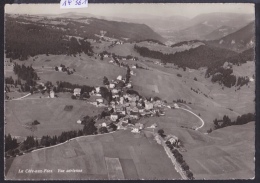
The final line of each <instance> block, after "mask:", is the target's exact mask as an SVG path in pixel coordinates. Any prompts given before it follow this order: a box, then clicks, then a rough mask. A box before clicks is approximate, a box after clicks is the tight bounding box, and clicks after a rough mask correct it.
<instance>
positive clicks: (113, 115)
mask: <svg viewBox="0 0 260 183" xmlns="http://www.w3.org/2000/svg"><path fill="white" fill-rule="evenodd" d="M110 119H111V121H116V120H117V119H118V115H117V114H111V115H110Z"/></svg>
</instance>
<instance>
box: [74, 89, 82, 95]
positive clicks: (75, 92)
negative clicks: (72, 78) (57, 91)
mask: <svg viewBox="0 0 260 183" xmlns="http://www.w3.org/2000/svg"><path fill="white" fill-rule="evenodd" d="M80 92H81V88H75V89H74V93H73V95H74V96H79V95H80Z"/></svg>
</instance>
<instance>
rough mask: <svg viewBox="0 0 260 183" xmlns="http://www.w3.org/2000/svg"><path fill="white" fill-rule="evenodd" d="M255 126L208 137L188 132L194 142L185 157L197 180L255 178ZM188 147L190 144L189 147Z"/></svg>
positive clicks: (224, 130)
mask: <svg viewBox="0 0 260 183" xmlns="http://www.w3.org/2000/svg"><path fill="white" fill-rule="evenodd" d="M254 132H255V123H254V122H251V123H248V124H245V125H239V126H231V127H226V128H223V129H219V130H216V131H213V132H212V133H210V134H209V135H208V136H204V135H202V134H199V133H197V132H191V131H189V132H188V133H189V134H190V136H191V137H192V139H193V140H194V141H190V142H189V143H190V145H192V147H190V148H188V147H187V152H186V153H184V157H185V159H186V160H187V163H188V164H189V165H190V168H191V170H192V171H193V172H194V174H195V179H203V178H205V179H233V178H235V179H250V178H253V177H255V169H254V156H255V144H254V142H255V133H254ZM186 146H188V145H186Z"/></svg>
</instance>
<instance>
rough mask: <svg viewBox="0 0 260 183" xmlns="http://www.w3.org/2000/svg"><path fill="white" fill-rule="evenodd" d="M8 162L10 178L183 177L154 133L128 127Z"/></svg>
mask: <svg viewBox="0 0 260 183" xmlns="http://www.w3.org/2000/svg"><path fill="white" fill-rule="evenodd" d="M10 164H11V165H10ZM158 165H160V166H158ZM9 166H10V167H8V168H9V171H8V172H7V174H6V179H8V180H12V179H23V180H29V179H31V180H40V179H48V180H65V179H66V180H83V179H84V180H89V179H99V180H103V179H106V180H107V179H110V180H112V179H134V180H136V179H180V178H181V177H180V175H179V174H178V173H177V172H176V171H175V169H174V166H173V165H172V163H171V161H170V160H169V158H168V157H167V155H166V153H165V151H164V149H163V147H162V146H160V145H158V144H157V143H156V142H155V140H153V139H152V137H146V136H145V135H144V134H141V135H139V136H136V135H134V134H132V133H131V132H129V131H118V132H115V133H112V134H106V135H100V136H91V137H81V138H77V139H76V140H71V141H69V142H67V143H65V144H63V145H59V146H56V147H52V148H47V149H42V150H38V151H35V152H31V153H28V154H25V155H22V156H19V157H16V158H15V159H14V160H13V161H10V162H9ZM19 169H20V170H26V169H34V170H44V169H50V170H52V173H31V174H29V173H18V170H19ZM58 169H64V170H65V171H66V170H69V169H78V170H82V172H81V173H58Z"/></svg>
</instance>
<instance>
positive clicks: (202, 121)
mask: <svg viewBox="0 0 260 183" xmlns="http://www.w3.org/2000/svg"><path fill="white" fill-rule="evenodd" d="M178 109H182V110H185V111H188V112H189V113H191V114H193V115H194V116H196V117H197V118H199V120H200V121H201V123H202V124H201V125H200V126H199V127H197V128H196V129H195V130H198V129H200V128H202V127H203V126H204V124H205V122H204V120H203V119H202V118H201V117H199V116H198V115H197V114H195V113H194V112H192V111H190V110H188V109H185V108H182V107H179V108H178Z"/></svg>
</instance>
